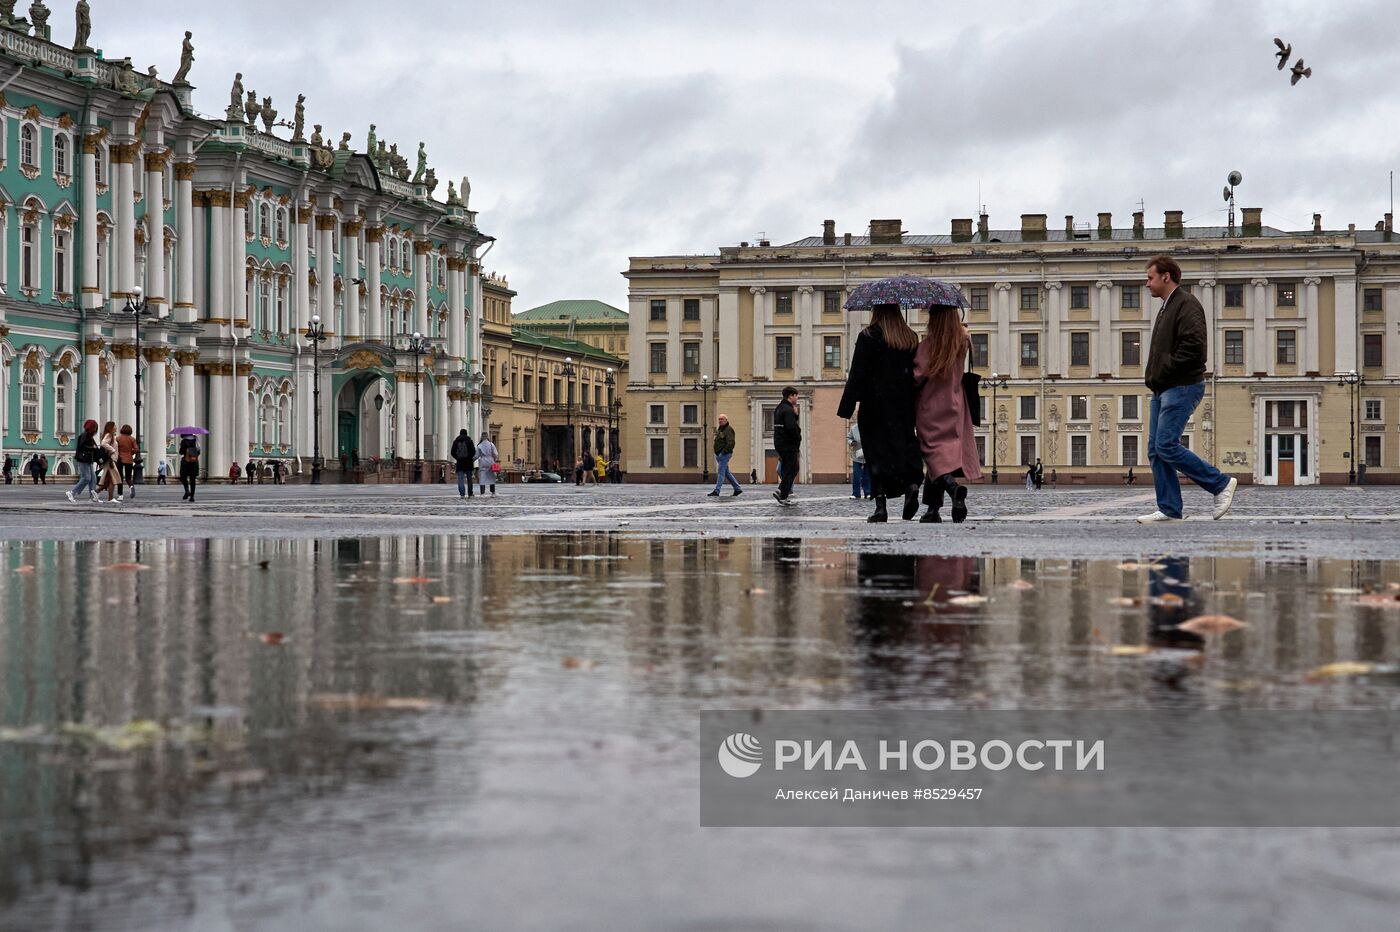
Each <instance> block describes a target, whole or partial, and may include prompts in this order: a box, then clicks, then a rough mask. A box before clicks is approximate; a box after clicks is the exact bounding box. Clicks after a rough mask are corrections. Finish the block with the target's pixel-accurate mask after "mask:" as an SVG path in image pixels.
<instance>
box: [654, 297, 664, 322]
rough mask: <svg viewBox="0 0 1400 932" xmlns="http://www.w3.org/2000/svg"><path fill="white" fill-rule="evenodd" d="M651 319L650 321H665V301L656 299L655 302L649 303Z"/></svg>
mask: <svg viewBox="0 0 1400 932" xmlns="http://www.w3.org/2000/svg"><path fill="white" fill-rule="evenodd" d="M651 319H652V320H665V319H666V301H665V299H656V300H654V301H652V302H651Z"/></svg>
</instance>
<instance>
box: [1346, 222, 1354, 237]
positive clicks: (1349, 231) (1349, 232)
mask: <svg viewBox="0 0 1400 932" xmlns="http://www.w3.org/2000/svg"><path fill="white" fill-rule="evenodd" d="M1347 235H1348V236H1355V235H1356V224H1354V223H1348V224H1347Z"/></svg>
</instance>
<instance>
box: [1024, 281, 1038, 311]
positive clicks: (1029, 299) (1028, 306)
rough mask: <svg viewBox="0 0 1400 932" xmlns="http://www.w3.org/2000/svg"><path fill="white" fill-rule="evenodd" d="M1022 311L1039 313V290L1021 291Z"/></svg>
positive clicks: (1026, 289)
mask: <svg viewBox="0 0 1400 932" xmlns="http://www.w3.org/2000/svg"><path fill="white" fill-rule="evenodd" d="M1021 310H1023V311H1038V310H1040V289H1039V288H1034V287H1031V288H1022V289H1021Z"/></svg>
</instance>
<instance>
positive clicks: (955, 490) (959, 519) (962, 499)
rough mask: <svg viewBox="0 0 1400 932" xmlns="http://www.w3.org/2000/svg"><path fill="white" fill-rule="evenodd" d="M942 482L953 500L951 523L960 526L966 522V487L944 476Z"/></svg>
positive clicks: (950, 477)
mask: <svg viewBox="0 0 1400 932" xmlns="http://www.w3.org/2000/svg"><path fill="white" fill-rule="evenodd" d="M942 482H943V487H944V488H945V489H947V490H948V495H949V497H950V498H952V500H953V523H954V524H962V523H963V522H964V521H966V520H967V486H965V485H958V483H957V481H956V480H954V479H953V477H952V476H944V477H943V479H942Z"/></svg>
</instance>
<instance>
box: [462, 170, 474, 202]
mask: <svg viewBox="0 0 1400 932" xmlns="http://www.w3.org/2000/svg"><path fill="white" fill-rule="evenodd" d="M461 194H462V206H463V207H466V208H470V207H471V201H472V183H471V181H469V180H468V179H467V176H466V175H463V176H462V191H461Z"/></svg>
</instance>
